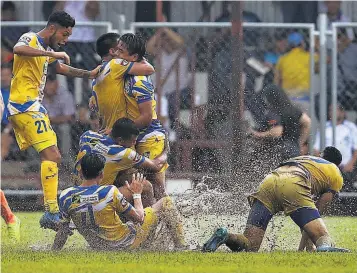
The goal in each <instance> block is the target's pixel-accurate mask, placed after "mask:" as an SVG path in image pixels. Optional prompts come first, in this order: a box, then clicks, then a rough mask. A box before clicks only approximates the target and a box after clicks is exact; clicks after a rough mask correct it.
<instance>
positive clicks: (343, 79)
mask: <svg viewBox="0 0 357 273" xmlns="http://www.w3.org/2000/svg"><path fill="white" fill-rule="evenodd" d="M356 54H357V44H356V43H353V42H352V41H351V39H350V38H349V36H348V34H347V29H346V28H340V29H338V61H337V86H338V87H337V88H338V97H339V101H340V102H341V103H342V105H343V106H344V108H345V109H346V110H353V111H357V77H356V75H357V59H356V58H355V56H356Z"/></svg>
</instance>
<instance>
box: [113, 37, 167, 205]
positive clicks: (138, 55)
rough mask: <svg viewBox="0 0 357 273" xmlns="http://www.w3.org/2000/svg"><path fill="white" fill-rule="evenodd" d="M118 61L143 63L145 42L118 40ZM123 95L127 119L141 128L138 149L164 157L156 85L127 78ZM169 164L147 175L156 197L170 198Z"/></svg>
mask: <svg viewBox="0 0 357 273" xmlns="http://www.w3.org/2000/svg"><path fill="white" fill-rule="evenodd" d="M118 47H119V51H118V52H119V58H121V59H124V60H127V61H130V62H141V61H142V60H143V59H144V56H145V53H146V49H145V40H144V39H142V38H141V37H140V36H138V35H135V34H132V33H127V34H124V35H122V36H121V37H120V40H119V46H118ZM124 94H125V101H126V116H127V117H128V118H129V119H131V120H133V121H134V123H135V125H136V127H138V128H139V129H140V134H139V136H138V139H137V142H136V145H135V149H136V151H137V152H138V153H139V154H141V155H144V156H146V157H148V158H150V159H155V158H156V157H157V156H159V155H160V154H162V152H163V151H164V147H165V138H166V132H165V129H164V128H163V126H162V125H161V123H160V121H159V119H158V117H157V114H156V100H155V94H154V85H153V83H152V81H151V78H150V76H131V75H128V76H126V77H125V84H124ZM167 168H168V164H164V165H163V167H162V168H161V169H160V170H159V171H158V172H156V173H152V174H146V175H147V177H148V179H149V180H150V181H151V182H152V184H153V187H154V193H155V197H156V198H158V199H160V198H162V197H164V196H167V193H166V190H165V171H166V169H167Z"/></svg>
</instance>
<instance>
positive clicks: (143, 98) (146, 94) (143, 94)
mask: <svg viewBox="0 0 357 273" xmlns="http://www.w3.org/2000/svg"><path fill="white" fill-rule="evenodd" d="M153 89H154V88H153V86H152V84H151V83H149V82H147V81H137V82H136V83H135V84H134V86H133V96H134V98H135V100H136V102H137V103H138V104H140V103H143V102H147V101H152V94H153V92H154V90H153Z"/></svg>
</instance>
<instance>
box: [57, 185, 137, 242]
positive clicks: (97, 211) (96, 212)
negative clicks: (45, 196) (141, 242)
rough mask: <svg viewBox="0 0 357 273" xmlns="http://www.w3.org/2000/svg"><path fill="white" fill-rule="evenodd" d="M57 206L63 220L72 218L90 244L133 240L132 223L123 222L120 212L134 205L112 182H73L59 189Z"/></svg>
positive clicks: (133, 227)
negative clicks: (107, 184)
mask: <svg viewBox="0 0 357 273" xmlns="http://www.w3.org/2000/svg"><path fill="white" fill-rule="evenodd" d="M59 207H60V211H61V214H62V217H63V220H64V221H65V222H68V223H69V222H70V220H72V221H73V223H74V224H75V225H76V228H77V229H78V231H79V233H80V234H81V235H82V236H83V237H84V238H85V239H86V241H87V242H88V243H89V245H90V246H92V247H95V248H98V247H100V246H101V245H102V244H103V240H105V243H106V245H109V246H112V247H122V248H125V247H127V246H129V245H131V244H132V243H133V242H134V239H135V236H136V230H135V226H134V224H132V223H130V222H129V223H127V224H125V223H123V222H122V221H121V220H120V217H119V216H120V214H125V213H126V212H128V211H130V210H131V209H132V208H133V207H132V206H131V205H130V203H128V202H127V201H126V200H125V198H124V196H123V195H122V194H121V193H120V191H119V190H118V188H117V187H115V186H99V185H93V186H90V187H81V186H75V187H71V188H68V189H65V190H63V191H62V193H61V195H60V197H59Z"/></svg>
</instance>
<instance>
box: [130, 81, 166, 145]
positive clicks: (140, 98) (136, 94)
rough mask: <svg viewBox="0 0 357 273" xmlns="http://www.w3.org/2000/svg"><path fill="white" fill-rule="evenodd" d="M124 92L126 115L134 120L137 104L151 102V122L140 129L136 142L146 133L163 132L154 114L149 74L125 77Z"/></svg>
mask: <svg viewBox="0 0 357 273" xmlns="http://www.w3.org/2000/svg"><path fill="white" fill-rule="evenodd" d="M124 94H125V101H126V117H127V118H129V119H131V120H135V119H137V118H138V117H140V111H139V104H140V103H143V102H147V101H151V102H152V122H151V123H150V125H149V126H148V127H146V128H142V129H141V130H140V134H139V136H138V140H137V141H138V142H140V140H141V139H143V138H144V137H145V136H146V135H148V134H150V135H152V134H153V133H154V132H157V131H158V132H161V133H165V130H164V128H163V127H162V125H161V123H160V121H159V120H158V119H157V114H156V100H155V94H154V85H153V84H152V81H151V78H150V76H133V75H128V76H126V77H125V84H124Z"/></svg>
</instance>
